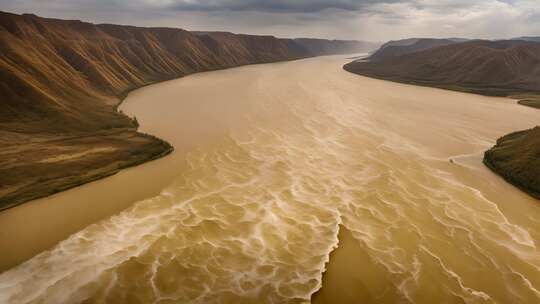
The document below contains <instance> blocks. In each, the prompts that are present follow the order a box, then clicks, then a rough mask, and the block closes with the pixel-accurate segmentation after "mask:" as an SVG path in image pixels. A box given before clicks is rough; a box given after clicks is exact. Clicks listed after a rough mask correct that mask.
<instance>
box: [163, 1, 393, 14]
mask: <svg viewBox="0 0 540 304" xmlns="http://www.w3.org/2000/svg"><path fill="white" fill-rule="evenodd" d="M392 2H399V0H297V1H287V0H221V1H219V0H196V1H189V0H176V1H173V3H172V4H170V7H172V8H174V9H177V10H196V11H219V10H222V11H262V12H303V13H313V12H320V11H323V10H327V9H336V10H347V11H358V10H362V9H363V8H365V7H366V6H369V5H372V4H376V3H392Z"/></svg>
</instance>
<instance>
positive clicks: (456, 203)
mask: <svg viewBox="0 0 540 304" xmlns="http://www.w3.org/2000/svg"><path fill="white" fill-rule="evenodd" d="M348 61H349V60H348V59H346V58H345V57H344V56H330V57H319V58H312V59H305V60H299V61H294V62H286V63H276V64H266V65H253V66H246V67H241V68H235V69H229V70H223V71H216V72H208V73H200V74H196V75H192V76H189V77H185V78H182V79H178V80H173V81H168V82H164V83H160V84H156V85H152V86H148V87H145V88H142V89H139V90H137V91H134V92H132V93H131V94H130V95H129V96H128V98H127V99H126V100H125V102H124V103H123V105H122V107H121V109H122V110H123V111H124V112H126V113H128V114H129V115H132V116H136V117H137V119H138V121H139V123H140V124H141V131H143V132H146V133H150V134H153V135H156V136H158V137H160V138H163V139H165V140H167V141H169V142H171V143H172V144H173V145H174V146H175V148H176V150H175V152H174V153H173V154H172V155H171V156H168V157H166V158H164V159H162V160H159V161H158V162H156V164H155V165H153V166H152V167H151V168H150V169H149V170H150V173H149V174H148V175H145V172H146V171H145V169H146V168H145V167H139V168H134V170H132V171H130V173H128V174H132V175H136V176H137V182H136V183H133V184H130V183H124V184H123V186H121V187H114V186H115V184H110V183H109V184H108V181H107V179H105V180H103V181H101V182H100V184H98V186H95V185H92V184H89V185H87V186H83V187H80V188H85V187H86V189H94V190H95V189H101V190H102V192H100V193H99V194H88V193H87V194H88V195H87V196H85V199H86V200H88V197H90V198H93V197H94V195H101V196H102V197H105V196H113V197H114V196H115V195H116V194H115V192H121V193H140V192H141V191H142V190H141V189H144V188H148V189H154V190H152V191H153V192H155V193H151V195H150V194H149V193H147V192H145V193H144V194H137V195H138V196H137V195H136V196H135V197H140V200H139V201H137V202H135V201H131V202H130V204H131V203H133V204H132V205H131V206H130V207H128V208H127V209H125V210H123V211H121V212H118V211H119V210H118V211H115V213H116V214H115V215H113V216H111V217H108V218H105V219H103V220H100V221H97V222H95V223H94V224H92V225H90V226H88V227H86V228H84V229H82V230H80V231H78V232H76V233H75V234H72V235H71V236H70V237H68V238H67V239H65V240H63V241H61V242H60V243H59V244H58V245H56V246H54V247H53V248H52V249H50V250H47V251H44V252H42V253H40V254H38V255H36V256H34V257H33V258H31V259H29V260H28V261H26V262H24V263H22V264H20V265H18V266H16V267H14V268H11V269H9V270H8V271H5V272H4V273H2V274H0V303H54V304H58V303H81V302H84V303H130V304H135V303H309V302H310V301H311V299H312V298H313V302H314V303H357V302H358V301H360V302H361V303H430V304H431V303H538V302H539V301H540V253H539V250H538V246H539V242H540V202H538V201H537V200H535V199H533V198H530V197H529V196H527V195H526V194H524V193H522V192H521V191H519V190H517V189H516V188H514V187H513V186H511V185H509V184H507V183H506V182H504V181H503V180H502V179H501V178H499V177H498V176H496V175H495V174H493V173H492V172H491V171H489V170H488V169H486V168H485V167H484V166H483V165H482V162H481V161H482V154H483V151H485V150H486V149H487V148H489V147H490V146H492V145H493V144H494V142H495V140H496V138H497V137H500V136H501V135H503V134H506V133H509V132H511V131H516V130H520V129H526V128H530V127H532V126H534V125H536V124H538V122H540V111H538V110H535V109H532V108H527V107H524V106H519V105H517V104H516V103H515V101H513V100H510V99H506V98H493V97H484V96H479V95H473V94H465V93H459V92H451V91H446V90H440V89H433V88H426V87H418V86H412V85H404V84H398V83H392V82H388V81H382V80H376V79H370V78H366V77H361V76H357V75H353V74H350V73H347V72H345V71H343V70H342V69H341V66H342V65H343V64H344V63H346V62H348ZM113 182H114V181H113ZM92 187H94V188H92ZM95 187H99V188H95ZM104 189H106V192H103V191H105V190H104ZM74 191H75V192H71V193H74V194H69V193H68V194H66V195H68V196H64V197H62V196H61V199H62V200H63V201H70V202H71V204H72V205H73V206H75V207H76V206H77V201H75V200H76V198H77V195H79V196H80V195H83V194H81V192H77V191H83V190H80V189H79V190H77V189H75V190H74ZM68 192H69V191H68ZM98 192H99V191H98ZM143 192H144V191H143ZM109 193H110V195H109ZM69 195H71V196H69ZM143 198H144V199H143ZM130 199H133V198H132V197H122V198H121V200H124V201H129V200H130ZM53 201H54V199H53V200H52V201H49V202H48V203H43V204H52V203H53ZM91 203H94V204H96V205H99V204H100V203H101V200H99V201H94V202H91ZM122 204H125V203H122ZM86 206H87V208H88V209H91V208H89V207H88V204H87V205H86ZM75 207H73V208H75ZM41 208H47V207H46V206H45V207H41ZM14 209H16V208H14ZM119 209H121V208H119ZM329 261H330V262H329ZM328 262H329V263H328ZM326 269H328V271H327V272H326V273H325V270H326ZM323 274H324V275H323ZM321 286H322V288H321ZM314 294H315V296H313V295H314Z"/></svg>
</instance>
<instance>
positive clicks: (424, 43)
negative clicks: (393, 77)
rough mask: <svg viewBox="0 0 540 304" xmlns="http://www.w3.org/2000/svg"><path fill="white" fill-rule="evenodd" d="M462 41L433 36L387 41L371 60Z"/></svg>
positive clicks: (379, 59)
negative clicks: (432, 37) (434, 37)
mask: <svg viewBox="0 0 540 304" xmlns="http://www.w3.org/2000/svg"><path fill="white" fill-rule="evenodd" d="M459 42H462V40H459V39H431V38H411V39H404V40H398V41H390V42H387V43H385V44H384V45H383V46H382V47H381V48H380V49H379V50H377V51H376V52H375V53H373V54H372V55H371V56H370V57H369V60H371V61H381V60H384V59H387V58H391V57H396V56H401V55H406V54H411V53H415V52H419V51H423V50H427V49H430V48H433V47H437V46H445V45H451V44H455V43H459Z"/></svg>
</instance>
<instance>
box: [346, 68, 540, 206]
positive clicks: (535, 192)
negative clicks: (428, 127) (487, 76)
mask: <svg viewBox="0 0 540 304" xmlns="http://www.w3.org/2000/svg"><path fill="white" fill-rule="evenodd" d="M352 63H354V61H353V62H350V63H347V64H345V65H344V66H343V70H345V71H347V72H349V73H351V74H354V75H359V76H364V77H369V78H374V79H379V80H385V81H392V82H396V83H401V84H408V85H415V86H423V87H430V88H437V89H443V90H449V91H455V92H461V93H468V94H477V95H481V96H488V97H504V98H511V99H514V100H515V101H516V104H517V105H520V106H524V107H528V108H532V109H537V110H540V92H526V91H519V90H517V91H516V90H515V89H510V88H498V87H494V88H475V87H465V86H460V85H458V84H456V85H450V84H437V83H428V82H424V81H419V80H411V79H405V78H402V77H399V76H381V75H377V74H372V73H369V72H360V71H353V70H351V69H350V68H349V67H350V64H352ZM534 127H537V126H533V129H534ZM533 129H530V130H523V131H516V132H514V133H509V134H506V135H504V136H502V137H501V138H500V139H499V140H501V139H504V138H508V137H511V136H512V135H513V134H516V133H523V132H531V131H532V130H533ZM499 140H497V144H496V145H495V146H493V147H492V148H490V149H489V150H487V151H485V152H484V157H483V164H484V165H485V166H486V167H487V168H489V169H490V170H491V171H492V172H493V173H495V174H497V175H498V176H500V177H502V178H503V179H504V180H505V181H506V182H508V183H509V184H511V185H513V186H515V187H516V188H518V189H520V190H521V191H523V192H524V193H526V194H528V195H530V196H531V197H533V198H535V199H539V200H540V187H539V188H538V189H537V188H531V187H529V186H526V185H524V184H523V182H522V181H519V179H523V178H520V177H516V176H514V174H513V173H512V172H509V171H507V170H504V169H502V168H500V167H499V166H497V165H496V164H495V163H494V162H493V158H492V154H493V151H494V150H495V149H496V148H498V146H499ZM526 168H534V166H528V167H523V169H524V170H526ZM529 175H530V174H529Z"/></svg>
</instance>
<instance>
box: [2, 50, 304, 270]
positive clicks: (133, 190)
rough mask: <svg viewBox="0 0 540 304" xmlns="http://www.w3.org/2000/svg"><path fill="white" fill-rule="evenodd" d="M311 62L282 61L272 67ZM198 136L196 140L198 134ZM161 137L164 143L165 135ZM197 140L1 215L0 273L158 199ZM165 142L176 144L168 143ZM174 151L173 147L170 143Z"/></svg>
mask: <svg viewBox="0 0 540 304" xmlns="http://www.w3.org/2000/svg"><path fill="white" fill-rule="evenodd" d="M311 58H313V57H311ZM306 59H309V58H302V59H295V60H287V61H280V62H275V63H273V64H279V63H286V62H290V61H297V60H306ZM259 64H260V65H263V64H266V63H256V64H246V65H243V66H237V67H231V68H223V69H219V70H217V71H216V72H219V71H224V72H226V71H227V70H231V69H236V68H243V67H246V66H255V65H259ZM207 72H215V71H204V72H198V73H192V74H190V75H188V76H193V75H197V74H202V73H207ZM184 78H185V77H177V78H174V79H167V80H164V81H160V82H154V83H150V84H147V85H145V86H143V87H141V88H137V89H132V90H129V91H126V92H124V94H123V98H122V99H121V100H120V101H119V102H118V104H117V106H116V108H117V109H118V110H120V108H121V107H122V106H123V105H124V102H125V101H126V100H127V97H129V95H130V93H131V92H136V91H137V90H139V89H145V88H147V87H151V86H152V85H163V84H164V83H167V82H173V81H178V80H180V79H184ZM124 110H125V109H124ZM122 113H123V112H122ZM123 116H126V117H129V118H130V119H131V116H130V115H128V114H125V113H123ZM141 129H144V126H141ZM145 132H146V131H145V130H143V131H141V132H138V133H140V134H143V135H144V136H152V137H155V136H154V135H149V134H147V133H145ZM150 133H152V132H150ZM193 136H196V134H195V135H193ZM160 137H161V138H163V136H160ZM195 139H196V138H192V137H191V136H188V137H186V138H185V141H182V142H180V143H175V144H174V147H173V149H172V150H171V151H170V152H168V153H167V154H166V155H163V156H167V157H161V156H159V157H155V158H154V159H151V160H148V161H144V162H141V163H139V164H137V165H133V166H131V167H126V168H124V169H121V170H117V171H116V172H115V173H114V174H109V175H107V176H102V177H101V178H96V179H95V180H93V181H88V182H86V183H82V184H80V185H77V186H73V187H71V188H69V189H65V190H64V191H60V192H56V193H52V194H49V195H47V196H44V197H40V198H36V199H33V200H29V201H26V202H25V203H21V204H18V205H16V206H14V207H12V208H9V209H5V210H2V211H0V226H1V227H3V230H1V231H0V248H2V249H3V250H4V255H3V257H2V258H1V259H0V272H2V271H4V270H7V269H9V268H12V267H15V266H16V265H18V264H20V263H22V262H24V261H26V260H27V259H29V258H31V257H33V256H35V255H37V254H39V253H41V252H43V251H45V250H48V249H50V248H51V247H53V246H54V245H56V244H57V243H58V242H60V241H62V240H64V239H65V238H67V237H68V236H69V235H71V234H73V233H75V232H77V231H79V230H81V229H83V228H84V227H86V226H88V225H91V224H93V223H95V222H97V221H100V220H102V219H105V218H108V217H110V216H112V215H114V214H116V213H118V212H120V211H122V210H124V209H125V208H127V207H129V206H130V205H131V204H132V203H134V202H136V201H140V200H143V199H146V198H149V197H153V196H155V195H158V194H159V193H160V192H161V190H162V189H163V188H164V187H166V186H167V185H168V184H169V182H170V181H171V180H172V178H174V176H176V175H177V172H176V171H174V170H173V168H171V167H173V166H171V164H179V163H181V162H182V160H183V157H184V155H185V153H186V152H187V148H186V146H188V145H191V144H195V143H192V141H193V140H195ZM164 142H171V141H170V140H167V141H165V140H164ZM171 146H173V145H172V144H171ZM167 164H168V165H167ZM140 170H144V174H141V171H140ZM147 179H149V180H152V183H148V182H147ZM107 185H108V186H107ZM111 189H124V190H123V192H119V191H116V190H115V191H111ZM109 192H111V193H115V195H112V196H111V195H108V193H109ZM67 215H69V216H67ZM28 219H39V223H37V221H32V223H31V224H27V222H28ZM34 222H36V223H34ZM38 224H39V225H38Z"/></svg>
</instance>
